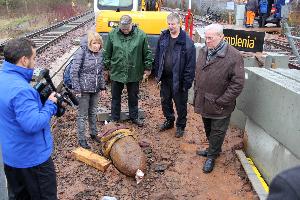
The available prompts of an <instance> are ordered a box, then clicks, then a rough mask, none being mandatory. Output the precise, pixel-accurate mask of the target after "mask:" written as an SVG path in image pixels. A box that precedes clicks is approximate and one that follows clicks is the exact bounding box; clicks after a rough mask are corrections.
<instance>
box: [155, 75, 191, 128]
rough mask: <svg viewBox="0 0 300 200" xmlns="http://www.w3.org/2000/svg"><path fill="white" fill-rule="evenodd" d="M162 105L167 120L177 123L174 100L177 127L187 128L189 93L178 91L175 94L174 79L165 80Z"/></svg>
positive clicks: (162, 87)
mask: <svg viewBox="0 0 300 200" xmlns="http://www.w3.org/2000/svg"><path fill="white" fill-rule="evenodd" d="M160 97H161V105H162V110H163V114H164V116H165V118H166V119H167V120H170V121H175V116H174V109H173V102H172V100H174V103H175V107H176V111H177V120H176V126H177V127H181V128H185V126H186V121H187V119H186V115H187V100H188V91H178V92H177V93H176V94H174V91H173V81H172V79H163V80H162V81H161V88H160Z"/></svg>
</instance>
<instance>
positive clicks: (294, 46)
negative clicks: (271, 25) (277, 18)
mask: <svg viewBox="0 0 300 200" xmlns="http://www.w3.org/2000/svg"><path fill="white" fill-rule="evenodd" d="M282 24H283V28H284V32H285V35H286V36H287V39H288V42H289V44H290V47H291V48H292V51H293V54H294V55H295V56H296V58H297V60H298V63H299V64H300V55H299V52H298V50H297V48H296V45H295V42H294V40H293V38H294V37H293V36H292V34H291V30H290V27H289V25H288V23H287V20H286V19H284V20H282Z"/></svg>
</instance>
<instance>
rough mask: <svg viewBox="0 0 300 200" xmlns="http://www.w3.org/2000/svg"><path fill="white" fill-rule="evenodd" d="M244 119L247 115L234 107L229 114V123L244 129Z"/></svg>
mask: <svg viewBox="0 0 300 200" xmlns="http://www.w3.org/2000/svg"><path fill="white" fill-rule="evenodd" d="M246 120H247V116H246V115H245V114H244V113H243V112H242V111H241V110H239V109H238V108H237V107H236V108H235V109H234V111H233V112H232V114H231V118H230V124H231V125H233V126H236V127H238V128H239V129H242V130H245V126H246Z"/></svg>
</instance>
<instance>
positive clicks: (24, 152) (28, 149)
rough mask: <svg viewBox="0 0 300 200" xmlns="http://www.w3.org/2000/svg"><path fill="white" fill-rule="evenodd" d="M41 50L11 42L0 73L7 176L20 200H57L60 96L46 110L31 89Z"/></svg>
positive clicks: (0, 125) (0, 119)
mask: <svg viewBox="0 0 300 200" xmlns="http://www.w3.org/2000/svg"><path fill="white" fill-rule="evenodd" d="M34 48H35V45H34V43H33V42H31V41H30V40H28V39H26V38H20V39H14V40H11V41H9V42H8V43H7V44H6V46H5V47H4V57H5V61H4V63H3V66H2V69H1V71H0V110H1V112H0V143H1V145H0V146H2V153H3V161H4V170H5V174H6V178H7V182H8V185H9V188H10V192H11V193H12V195H13V196H14V199H51V200H52V199H57V189H56V174H55V169H54V164H53V161H52V159H51V153H52V149H53V139H52V136H51V131H50V124H49V122H50V119H51V117H52V116H53V115H55V114H56V111H57V106H56V104H55V103H56V102H57V98H56V97H55V93H52V94H51V95H50V96H49V99H48V100H47V101H46V103H45V104H44V105H43V104H42V103H41V100H40V95H39V93H38V92H37V91H36V90H35V89H34V88H33V87H32V86H31V85H30V84H29V82H30V80H31V79H32V75H33V68H34V65H35V55H36V53H35V49H34Z"/></svg>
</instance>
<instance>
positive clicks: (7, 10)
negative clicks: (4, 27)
mask: <svg viewBox="0 0 300 200" xmlns="http://www.w3.org/2000/svg"><path fill="white" fill-rule="evenodd" d="M5 5H6V12H7V14H8V15H9V14H10V10H9V0H5Z"/></svg>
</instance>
